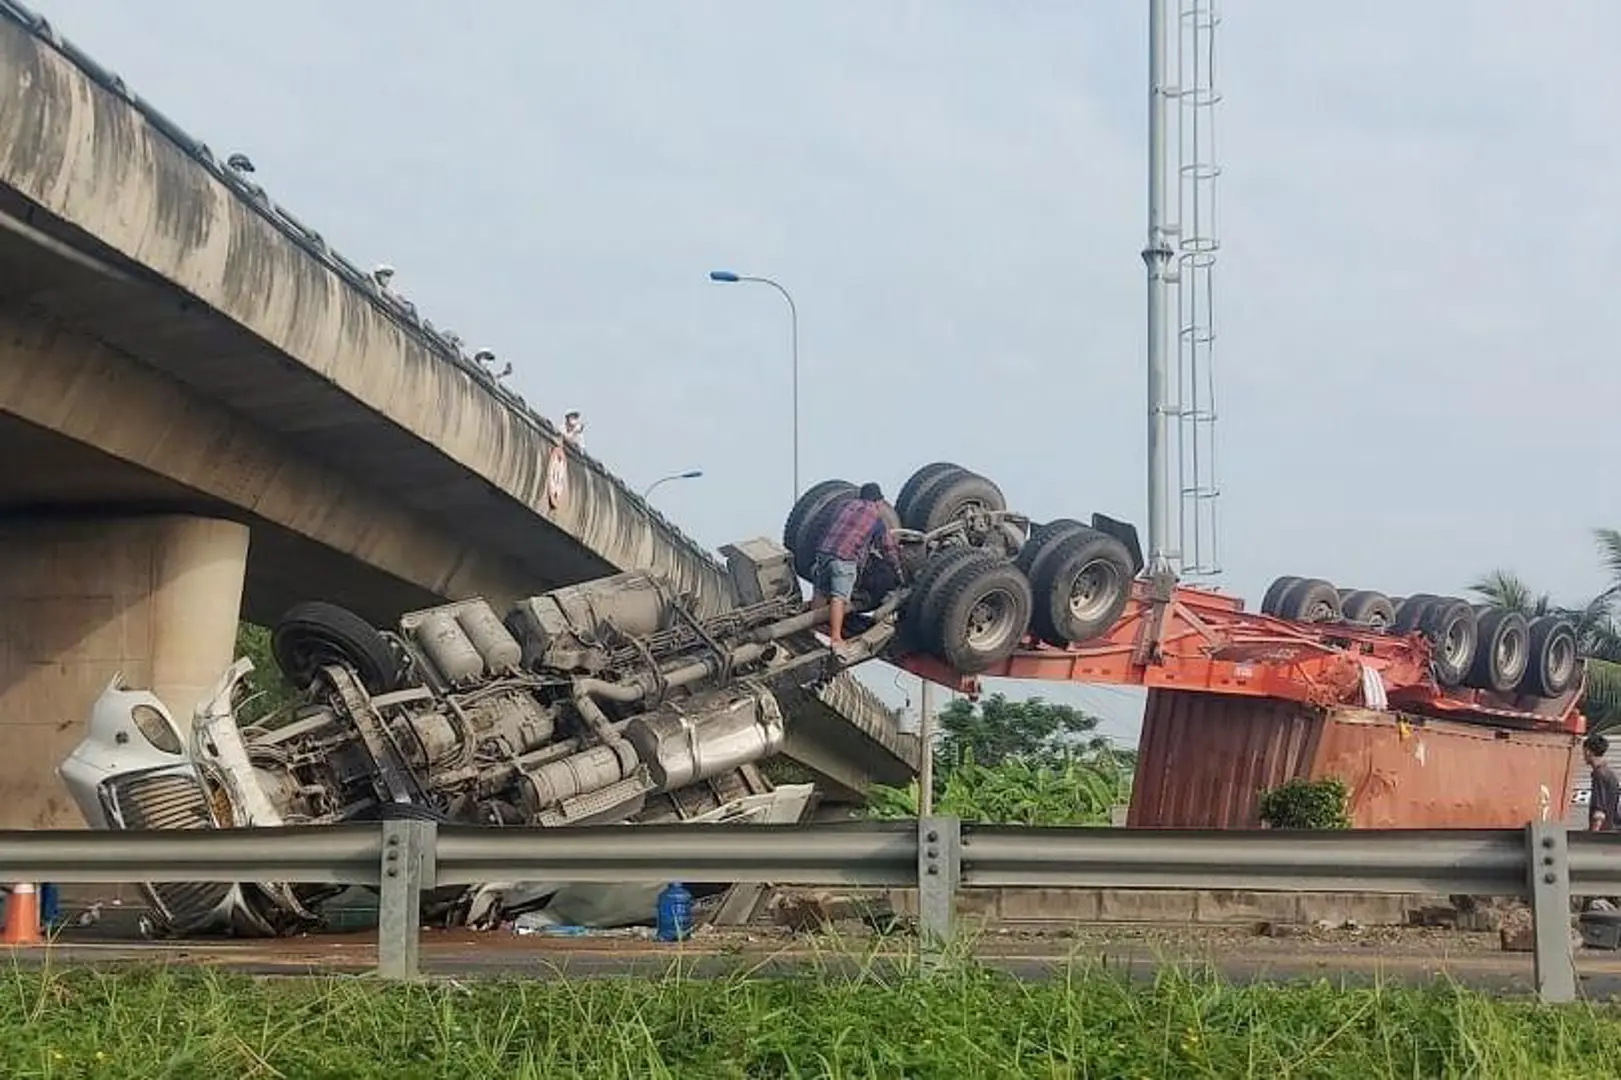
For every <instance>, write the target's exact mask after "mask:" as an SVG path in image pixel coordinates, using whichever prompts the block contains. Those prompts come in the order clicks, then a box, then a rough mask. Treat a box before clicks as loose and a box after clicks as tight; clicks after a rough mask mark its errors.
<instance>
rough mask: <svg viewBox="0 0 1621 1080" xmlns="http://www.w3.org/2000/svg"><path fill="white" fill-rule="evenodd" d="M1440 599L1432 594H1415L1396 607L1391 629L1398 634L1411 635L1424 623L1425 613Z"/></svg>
mask: <svg viewBox="0 0 1621 1080" xmlns="http://www.w3.org/2000/svg"><path fill="white" fill-rule="evenodd" d="M1439 599H1441V598H1440V597H1439V596H1436V595H1434V594H1432V593H1414V594H1413V595H1412V596H1409V597H1408V598H1407V599H1405V600H1403V601H1402V602H1401V603H1399V604H1397V605H1396V617H1395V618H1394V619H1392V620H1391V623H1390V628H1391V629H1392V630H1394V631H1395V632H1396V633H1398V634H1411V633H1412V632H1413V631H1414V630H1417V629H1418V626H1419V624H1420V623H1422V622H1423V621H1424V612H1425V611H1427V610H1428V609H1429V606H1430V605H1431V604H1433V603H1435V602H1436V601H1437V600H1439Z"/></svg>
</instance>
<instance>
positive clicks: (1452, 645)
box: [1441, 618, 1472, 667]
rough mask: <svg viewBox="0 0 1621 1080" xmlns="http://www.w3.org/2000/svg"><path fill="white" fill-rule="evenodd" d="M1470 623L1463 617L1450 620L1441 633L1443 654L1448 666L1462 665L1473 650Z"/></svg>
mask: <svg viewBox="0 0 1621 1080" xmlns="http://www.w3.org/2000/svg"><path fill="white" fill-rule="evenodd" d="M1471 644H1472V643H1471V642H1470V640H1469V625H1468V623H1467V622H1465V621H1464V620H1463V619H1462V618H1454V619H1452V620H1450V621H1448V623H1447V625H1446V629H1445V630H1444V631H1442V633H1441V656H1442V658H1443V659H1444V660H1445V661H1446V663H1447V666H1448V667H1462V666H1463V664H1464V662H1465V661H1466V660H1468V659H1469V653H1470V651H1471V649H1470V646H1471Z"/></svg>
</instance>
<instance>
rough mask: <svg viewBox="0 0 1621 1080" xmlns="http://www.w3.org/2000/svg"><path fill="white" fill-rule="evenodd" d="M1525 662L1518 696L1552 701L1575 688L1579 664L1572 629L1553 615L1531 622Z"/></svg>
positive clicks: (1540, 617) (1579, 671) (1579, 670)
mask: <svg viewBox="0 0 1621 1080" xmlns="http://www.w3.org/2000/svg"><path fill="white" fill-rule="evenodd" d="M1528 637H1529V645H1530V647H1529V649H1528V650H1527V655H1528V658H1529V663H1527V664H1526V667H1525V678H1523V679H1521V680H1520V686H1519V690H1520V692H1521V693H1522V694H1535V695H1536V696H1537V697H1544V698H1556V697H1559V696H1560V695H1562V694H1565V693H1567V692H1568V691H1569V690H1570V688H1571V687H1572V686H1575V685H1576V679H1577V677H1578V676H1579V675H1580V673H1581V669H1582V662H1581V657H1580V655H1579V653H1578V652H1577V648H1576V629H1575V627H1573V626H1571V625H1570V623H1568V622H1566V621H1565V620H1564V619H1561V618H1560V617H1559V616H1557V615H1541V616H1538V617H1537V618H1535V619H1532V620H1531V625H1530V633H1529V635H1528Z"/></svg>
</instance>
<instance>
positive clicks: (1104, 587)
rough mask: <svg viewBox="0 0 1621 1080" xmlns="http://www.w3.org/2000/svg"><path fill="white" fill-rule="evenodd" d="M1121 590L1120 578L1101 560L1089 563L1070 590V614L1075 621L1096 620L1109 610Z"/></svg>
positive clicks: (1082, 569)
mask: <svg viewBox="0 0 1621 1080" xmlns="http://www.w3.org/2000/svg"><path fill="white" fill-rule="evenodd" d="M1119 589H1120V576H1119V575H1118V574H1117V573H1116V572H1115V569H1114V567H1112V566H1110V565H1109V564H1108V563H1106V562H1103V561H1102V560H1101V559H1100V560H1098V561H1097V562H1091V563H1087V564H1086V565H1085V566H1083V567H1081V571H1080V573H1078V574H1076V575H1075V582H1074V584H1072V585H1071V586H1070V589H1069V613H1070V616H1071V617H1072V618H1074V619H1077V620H1081V621H1085V620H1088V619H1096V618H1098V617H1100V616H1102V615H1103V614H1104V613H1105V612H1107V611H1108V610H1109V605H1110V604H1111V603H1112V602H1113V601H1114V597H1115V594H1116V593H1118V592H1119Z"/></svg>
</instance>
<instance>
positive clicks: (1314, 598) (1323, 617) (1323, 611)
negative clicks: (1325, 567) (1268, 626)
mask: <svg viewBox="0 0 1621 1080" xmlns="http://www.w3.org/2000/svg"><path fill="white" fill-rule="evenodd" d="M1277 616H1278V618H1280V619H1293V620H1294V621H1295V622H1333V621H1334V620H1336V619H1338V618H1339V617H1340V594H1339V593H1337V592H1335V591H1334V586H1333V585H1332V584H1331V583H1329V582H1327V581H1323V580H1322V579H1321V578H1302V579H1301V580H1299V581H1297V582H1295V583H1294V584H1293V585H1291V586H1289V587H1288V588H1287V589H1285V590H1284V592H1283V596H1282V597H1280V598H1279V599H1278V610H1277Z"/></svg>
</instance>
